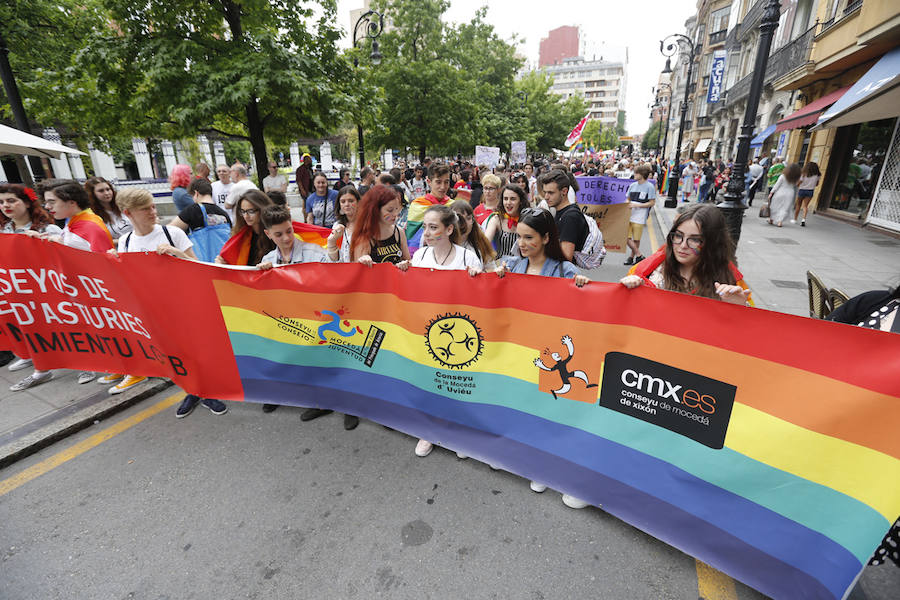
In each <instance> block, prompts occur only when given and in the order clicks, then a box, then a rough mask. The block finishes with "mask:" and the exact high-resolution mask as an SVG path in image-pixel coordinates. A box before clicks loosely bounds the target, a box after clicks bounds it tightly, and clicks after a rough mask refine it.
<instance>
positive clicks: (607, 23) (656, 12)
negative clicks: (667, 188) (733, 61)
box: [337, 0, 697, 134]
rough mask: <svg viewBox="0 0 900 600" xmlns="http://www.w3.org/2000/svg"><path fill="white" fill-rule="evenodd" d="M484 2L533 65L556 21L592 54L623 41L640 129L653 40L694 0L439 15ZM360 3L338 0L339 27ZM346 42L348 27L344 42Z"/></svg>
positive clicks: (465, 2)
mask: <svg viewBox="0 0 900 600" xmlns="http://www.w3.org/2000/svg"><path fill="white" fill-rule="evenodd" d="M485 4H486V5H488V13H487V22H488V23H490V24H491V25H493V26H494V29H495V30H496V31H497V33H498V35H499V36H500V37H501V38H504V39H507V40H508V39H509V38H510V37H511V36H512V35H513V34H516V35H518V36H519V38H521V39H522V41H521V43H520V44H519V46H518V48H519V52H520V53H521V54H523V55H524V56H525V57H526V58H527V60H528V61H529V62H530V63H532V64H533V65H535V66H536V65H537V62H538V49H539V47H540V42H541V38H544V37H547V34H548V32H549V31H550V30H551V29H555V28H557V27H559V26H561V25H580V26H581V35H582V41H587V42H588V44H587V45H588V48H589V49H591V48H596V49H597V54H598V58H599V55H600V54H603V55H604V57H606V56H607V53H605V51H604V48H609V49H610V50H609V52H608V54H610V55H612V54H614V53H615V52H616V50H615V49H616V48H624V47H627V48H628V66H627V74H626V77H627V83H626V86H627V87H626V91H625V111H626V123H625V127H626V129H627V130H628V133H629V134H637V133H644V132H645V131H646V130H647V129H648V127H649V126H650V108H649V105H650V104H652V103H653V93H652V91H651V88H653V87H654V86H655V85H656V83H657V80H658V79H659V72H660V71H662V69H663V67H664V66H665V63H666V59H665V57H664V56H662V55H661V54H660V53H659V40H661V39H662V38H664V37H665V36H667V35H669V34H672V33H684V22H685V21H686V20H687V19H688V17H690V16H691V15H693V14H695V13H696V10H697V9H696V7H697V0H625V1H624V2H611V1H610V0H600V1H599V2H574V1H572V0H562V1H560V2H547V1H537V0H490V1H488V0H451V5H450V9H449V10H448V11H447V13H446V15H445V20H446V21H451V22H461V21H464V20H467V19H469V18H470V16H471V15H472V14H473V13H474V12H475V10H477V9H478V8H479V7H481V6H483V5H485ZM362 5H363V0H338V14H337V18H338V24H339V25H340V26H342V27H343V28H344V30H345V31H347V32H349V31H350V27H351V25H352V24H351V23H350V10H352V9H354V8H360V7H362ZM349 44H350V42H349V33H348V36H347V41H346V45H349ZM620 53H621V52H620ZM585 58H591V57H590V56H588V57H585ZM572 125H573V126H574V125H575V124H574V123H573V124H572Z"/></svg>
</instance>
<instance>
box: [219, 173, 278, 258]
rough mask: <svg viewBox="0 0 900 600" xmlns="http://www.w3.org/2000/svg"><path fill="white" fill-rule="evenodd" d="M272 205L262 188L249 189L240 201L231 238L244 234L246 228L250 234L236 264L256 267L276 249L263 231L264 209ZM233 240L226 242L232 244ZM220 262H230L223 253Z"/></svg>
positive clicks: (242, 245) (243, 243)
mask: <svg viewBox="0 0 900 600" xmlns="http://www.w3.org/2000/svg"><path fill="white" fill-rule="evenodd" d="M271 205H272V200H271V199H270V198H269V197H268V196H266V194H265V193H264V192H262V191H260V190H249V191H247V193H245V194H244V195H243V196H241V201H240V202H239V203H238V210H237V211H235V216H234V226H232V228H231V238H232V239H234V237H235V236H244V235H245V232H244V230H245V229H246V228H249V231H250V235H249V237H246V238H245V239H244V240H243V242H242V244H241V252H240V253H239V259H238V260H237V262H235V263H234V264H239V265H242V266H243V265H247V266H251V267H254V266H256V265H257V264H258V263H259V261H260V260H261V259H262V257H263V256H265V255H266V254H268V253H269V252H271V251H272V250H274V249H275V243H274V242H273V241H272V240H270V239H269V238H268V237H267V236H266V234H265V233H264V232H263V225H262V218H261V215H262V209H264V208H265V207H267V206H271ZM230 242H231V240H229V241H228V242H226V243H225V246H226V247H228V246H229V245H230ZM216 262H217V263H219V264H229V262H228V261H227V260H225V259H224V258H222V255H219V256H217V257H216Z"/></svg>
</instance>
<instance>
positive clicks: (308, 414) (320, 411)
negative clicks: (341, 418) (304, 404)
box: [300, 408, 334, 422]
mask: <svg viewBox="0 0 900 600" xmlns="http://www.w3.org/2000/svg"><path fill="white" fill-rule="evenodd" d="M332 412H334V411H331V410H325V409H324V408H307V409H306V410H304V411H303V412H302V413H300V420H301V421H303V422H306V421H312V420H313V419H318V418H319V417H324V416H325V415H327V414H329V413H332Z"/></svg>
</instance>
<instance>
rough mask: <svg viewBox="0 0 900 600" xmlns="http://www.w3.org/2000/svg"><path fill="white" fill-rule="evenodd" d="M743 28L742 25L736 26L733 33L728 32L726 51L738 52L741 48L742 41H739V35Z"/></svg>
mask: <svg viewBox="0 0 900 600" xmlns="http://www.w3.org/2000/svg"><path fill="white" fill-rule="evenodd" d="M740 31H741V26H740V24H738V25H735V26H734V28H732V30H731V31H729V32H728V35H726V36H725V49H726V50H728V51H731V50H736V49H738V48H740V47H741V41H740V39H738V35H739V34H740Z"/></svg>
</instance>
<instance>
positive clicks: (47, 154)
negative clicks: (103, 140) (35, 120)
mask: <svg viewBox="0 0 900 600" xmlns="http://www.w3.org/2000/svg"><path fill="white" fill-rule="evenodd" d="M0 154H25V155H28V156H42V157H44V158H59V157H60V156H62V155H63V154H74V155H76V156H77V155H79V154H80V155H81V156H87V155H86V154H85V153H84V152H81V151H79V150H76V149H75V148H69V147H68V146H64V145H62V144H57V143H56V142H51V141H50V140H45V139H44V138H42V137H38V136H36V135H31V134H30V133H26V132H24V131H21V130H19V129H13V128H12V127H7V126H6V125H0Z"/></svg>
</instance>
